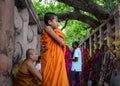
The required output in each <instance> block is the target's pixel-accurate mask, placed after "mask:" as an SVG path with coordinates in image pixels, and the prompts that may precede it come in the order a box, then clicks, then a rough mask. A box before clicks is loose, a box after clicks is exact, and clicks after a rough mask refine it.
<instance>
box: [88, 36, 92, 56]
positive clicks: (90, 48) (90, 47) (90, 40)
mask: <svg viewBox="0 0 120 86" xmlns="http://www.w3.org/2000/svg"><path fill="white" fill-rule="evenodd" d="M92 50H93V49H92V37H91V36H90V37H89V53H90V56H92Z"/></svg>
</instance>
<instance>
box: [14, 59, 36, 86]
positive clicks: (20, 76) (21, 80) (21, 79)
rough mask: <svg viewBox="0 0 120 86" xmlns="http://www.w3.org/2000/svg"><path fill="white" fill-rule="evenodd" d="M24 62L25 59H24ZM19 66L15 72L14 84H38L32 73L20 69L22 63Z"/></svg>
mask: <svg viewBox="0 0 120 86" xmlns="http://www.w3.org/2000/svg"><path fill="white" fill-rule="evenodd" d="M23 62H24V61H23ZM23 62H21V63H20V65H19V66H18V68H17V70H16V72H15V73H14V84H15V86H37V85H36V84H35V82H34V79H35V78H34V77H33V76H32V74H30V73H24V72H22V71H20V68H21V65H22V63H23Z"/></svg>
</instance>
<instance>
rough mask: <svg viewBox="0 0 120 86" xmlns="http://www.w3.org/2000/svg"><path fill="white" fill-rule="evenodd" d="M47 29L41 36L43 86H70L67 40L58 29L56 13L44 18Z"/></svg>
mask: <svg viewBox="0 0 120 86" xmlns="http://www.w3.org/2000/svg"><path fill="white" fill-rule="evenodd" d="M44 21H45V24H46V28H45V29H44V31H43V33H42V36H41V40H40V41H41V45H42V48H43V53H42V56H41V68H42V78H43V83H42V84H43V86H69V84H68V78H67V73H66V68H65V60H64V56H65V48H66V46H65V39H64V34H63V33H62V31H61V30H60V29H58V17H57V15H56V14H54V13H46V14H45V16H44Z"/></svg>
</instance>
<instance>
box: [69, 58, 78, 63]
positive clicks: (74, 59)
mask: <svg viewBox="0 0 120 86" xmlns="http://www.w3.org/2000/svg"><path fill="white" fill-rule="evenodd" d="M68 60H69V61H73V62H77V61H78V57H75V58H68Z"/></svg>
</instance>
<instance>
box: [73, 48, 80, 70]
mask: <svg viewBox="0 0 120 86" xmlns="http://www.w3.org/2000/svg"><path fill="white" fill-rule="evenodd" d="M75 57H77V58H78V61H77V62H74V61H72V68H71V70H72V71H76V72H80V71H82V54H81V50H80V48H76V49H75V51H74V54H73V58H75Z"/></svg>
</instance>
